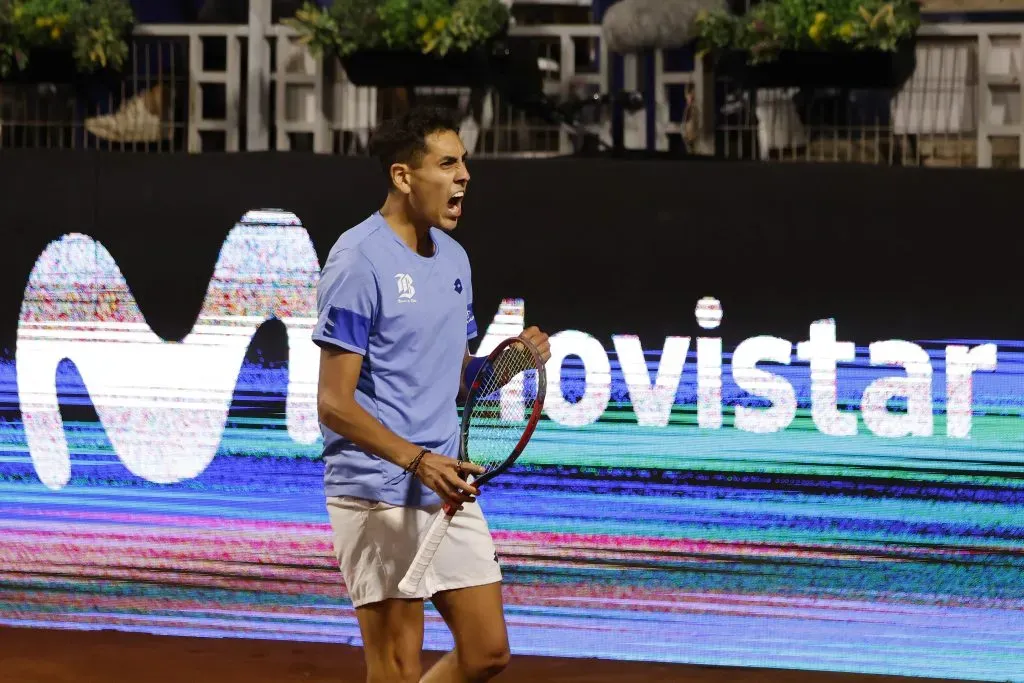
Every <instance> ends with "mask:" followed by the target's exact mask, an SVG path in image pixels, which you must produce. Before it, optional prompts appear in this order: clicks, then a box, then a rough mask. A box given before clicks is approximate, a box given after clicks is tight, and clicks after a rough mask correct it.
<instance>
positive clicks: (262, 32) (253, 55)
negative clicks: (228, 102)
mask: <svg viewBox="0 0 1024 683" xmlns="http://www.w3.org/2000/svg"><path fill="white" fill-rule="evenodd" d="M270 3H271V0H249V50H248V57H249V64H248V69H247V71H246V75H247V79H246V98H245V118H246V121H245V142H246V144H245V148H246V149H247V150H248V151H250V152H262V151H266V150H268V149H270V46H269V45H268V43H267V30H268V29H269V28H270V18H271V13H270Z"/></svg>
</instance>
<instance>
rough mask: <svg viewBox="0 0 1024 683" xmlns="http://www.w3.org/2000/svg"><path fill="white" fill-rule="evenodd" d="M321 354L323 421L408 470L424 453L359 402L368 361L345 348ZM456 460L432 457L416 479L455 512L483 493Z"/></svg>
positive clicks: (427, 457)
mask: <svg viewBox="0 0 1024 683" xmlns="http://www.w3.org/2000/svg"><path fill="white" fill-rule="evenodd" d="M325 346H326V345H323V344H322V345H321V349H320V381H319V386H318V388H317V413H318V414H319V416H320V422H322V423H323V424H324V425H326V426H327V428H328V429H330V430H331V431H332V432H334V433H335V434H338V435H340V436H343V437H344V438H346V439H348V440H349V441H351V442H352V443H354V444H356V445H357V446H359V447H360V448H362V449H363V450H365V451H367V452H369V453H373V454H375V455H378V456H379V457H381V458H384V459H385V460H388V461H389V462H392V463H394V464H395V465H398V466H399V467H401V468H402V469H406V468H408V467H409V465H411V464H412V462H413V460H414V459H415V458H416V456H417V455H419V453H420V451H421V450H423V449H422V448H421V447H419V446H417V445H415V444H412V443H410V442H408V441H406V440H405V439H403V438H402V437H400V436H398V435H397V434H395V433H394V432H392V431H391V430H390V429H388V428H387V427H385V426H384V425H383V424H381V423H380V421H379V420H377V419H376V418H374V417H373V416H372V415H370V414H369V413H368V412H366V410H364V409H363V407H362V406H361V405H359V403H358V402H357V401H356V398H355V392H356V382H357V381H358V380H359V369H360V367H361V366H362V364H363V357H362V356H361V355H360V354H358V353H354V352H352V351H347V350H342V349H331V348H325ZM457 467H458V463H457V461H456V460H455V459H454V458H450V457H448V456H445V455H439V454H437V453H429V452H428V453H426V454H425V455H424V456H423V458H421V459H420V463H419V465H418V466H417V467H416V476H417V477H419V478H420V481H422V482H423V483H424V484H426V485H427V486H428V487H430V488H431V489H433V490H434V491H436V492H437V495H439V496H441V498H443V499H444V500H445V501H446V502H448V503H451V504H452V505H454V506H455V507H459V505H461V504H462V503H467V502H471V501H472V500H473V496H475V495H477V494H478V493H479V491H477V489H476V488H475V487H474V486H472V485H471V484H467V483H466V482H465V481H463V480H462V479H460V478H459V475H458V470H457ZM463 471H465V472H472V473H476V474H479V473H482V472H483V471H484V469H483V468H482V467H479V466H478V465H474V464H472V463H464V464H463Z"/></svg>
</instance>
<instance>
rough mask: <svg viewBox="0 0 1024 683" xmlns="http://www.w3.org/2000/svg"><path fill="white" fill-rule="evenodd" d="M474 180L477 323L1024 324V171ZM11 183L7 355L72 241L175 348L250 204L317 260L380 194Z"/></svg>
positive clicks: (497, 168) (180, 164)
mask: <svg viewBox="0 0 1024 683" xmlns="http://www.w3.org/2000/svg"><path fill="white" fill-rule="evenodd" d="M470 172H471V174H472V179H471V181H470V187H469V193H468V195H469V196H468V199H467V202H466V212H465V217H464V218H463V220H462V221H461V222H460V225H459V228H458V229H457V230H456V231H455V232H454V233H453V235H454V236H455V237H457V238H458V239H459V241H460V242H462V244H463V245H464V246H465V247H466V249H467V251H468V252H469V254H470V257H471V259H472V264H473V268H474V289H475V292H476V303H477V306H478V308H479V310H480V311H481V313H482V312H484V311H492V310H494V309H495V308H496V307H497V303H498V301H499V300H500V299H501V298H502V297H509V296H521V297H524V298H525V299H526V300H527V301H528V302H529V313H528V316H529V318H530V321H531V322H532V323H536V324H539V325H542V326H545V327H547V328H549V329H584V330H587V331H588V332H591V333H592V334H594V335H596V336H599V337H607V336H609V335H610V334H612V333H614V332H620V331H623V330H629V331H632V332H634V333H636V334H639V335H641V336H642V337H648V336H649V337H651V338H658V337H664V336H666V335H670V334H685V333H687V332H688V331H689V330H692V328H693V305H694V302H696V301H697V299H699V298H700V297H702V296H705V295H708V294H711V295H713V296H715V297H717V298H718V299H720V300H721V301H722V304H723V307H724V309H725V315H726V316H727V318H726V319H727V321H728V323H727V324H723V326H722V327H721V329H720V333H721V334H722V336H723V338H724V339H725V340H726V341H727V342H728V341H729V340H730V339H732V340H736V339H739V338H743V337H746V336H749V335H750V334H754V333H767V332H771V333H775V334H779V335H781V336H783V337H788V338H795V337H796V336H799V334H800V333H803V332H806V328H807V325H808V323H809V322H811V321H813V320H816V319H819V318H828V317H835V318H837V319H838V320H840V321H842V324H843V326H844V328H843V329H844V331H845V332H846V333H847V334H848V335H850V336H852V337H856V338H858V339H867V338H868V337H870V338H888V337H899V338H912V337H922V338H923V337H928V336H936V335H947V336H956V335H967V334H970V333H971V332H972V331H976V330H978V329H985V330H986V331H987V332H986V333H987V334H989V335H993V336H1002V337H1005V338H1016V336H1019V334H1020V332H1021V330H1022V329H1024V312H1022V307H1021V306H1020V305H1019V304H1018V300H1019V298H1020V297H1019V293H1020V291H1021V286H1022V283H1021V276H1020V274H1019V264H1020V262H1021V258H1022V255H1024V232H1022V231H1021V230H1018V229H1016V227H1014V226H1015V221H1016V220H1017V216H1018V215H1019V213H1020V210H1019V196H1020V192H1021V187H1022V184H1021V183H1022V180H1021V176H1020V174H1019V173H1016V172H999V171H991V172H983V173H982V172H975V171H960V170H921V169H885V168H881V169H880V168H875V167H866V166H856V165H840V164H837V165H802V164H779V165H774V164H730V163H722V164H716V163H700V164H692V165H690V164H686V163H668V162H605V161H594V160H525V161H520V160H515V161H512V160H509V161H503V160H472V161H471V165H470ZM0 174H2V177H3V187H4V190H3V200H2V205H0V206H2V209H0V210H2V215H3V219H4V231H5V234H6V235H7V240H6V241H5V248H4V250H3V253H2V254H0V277H2V278H3V279H2V280H0V285H2V286H0V321H9V322H7V323H2V330H3V334H4V335H5V337H4V341H8V340H9V339H10V336H9V335H10V333H11V331H12V326H13V323H14V321H15V320H16V319H17V316H18V314H17V310H18V307H19V306H20V303H21V294H22V291H23V288H24V283H25V281H26V278H27V276H28V273H29V271H30V270H31V268H32V265H33V263H34V262H35V259H36V257H37V256H38V255H39V253H40V252H41V251H42V250H43V248H44V247H45V246H46V244H47V243H48V242H49V241H50V240H53V239H55V238H57V237H59V236H60V235H61V234H63V233H65V232H72V231H78V232H83V233H86V234H89V235H91V236H93V237H95V239H97V240H99V241H100V242H102V243H103V244H105V245H107V248H108V249H109V250H110V252H111V254H112V255H113V256H114V259H115V260H116V261H117V263H118V264H119V265H120V266H121V268H122V270H123V272H124V275H125V277H126V278H127V279H128V281H129V282H131V286H132V291H133V292H134V293H135V295H136V297H137V299H138V301H139V305H140V306H141V308H142V309H143V310H144V311H153V312H155V314H153V313H150V314H147V319H148V321H149V322H150V324H151V325H152V326H153V329H154V330H155V331H156V332H157V333H158V334H160V335H161V336H162V337H164V338H168V339H177V338H180V337H181V336H183V335H184V334H185V333H186V332H187V331H188V330H189V329H190V328H191V326H192V322H193V321H194V319H195V314H196V311H198V309H199V306H200V303H201V301H202V298H203V295H204V293H205V288H206V285H207V283H208V281H209V275H210V273H211V272H212V269H213V265H214V263H215V261H216V259H217V253H218V250H219V249H220V246H221V244H222V242H223V240H224V236H225V234H226V233H227V231H228V230H229V229H230V227H231V226H232V225H234V223H235V222H236V221H237V220H238V219H239V217H240V216H241V215H242V214H243V213H245V211H247V210H249V209H252V208H268V207H275V208H282V209H286V210H288V211H292V212H294V213H295V214H297V215H298V216H299V218H300V219H301V220H302V222H303V225H304V226H305V228H306V230H307V231H308V232H309V234H310V236H311V237H312V240H313V244H314V245H315V248H316V251H317V255H318V256H319V258H320V260H321V262H322V261H323V259H324V258H325V257H326V255H327V252H328V251H329V250H330V247H331V245H332V244H333V242H334V240H335V239H336V238H337V236H338V235H339V234H340V233H341V232H342V231H343V230H345V229H346V228H348V227H351V226H352V225H355V224H356V223H358V222H359V221H361V220H362V219H363V218H365V217H366V216H367V215H368V214H369V213H371V212H373V211H375V210H376V209H377V208H379V206H380V204H381V203H382V202H383V197H384V189H383V187H384V185H383V182H384V181H383V180H382V179H381V174H380V172H379V171H378V170H377V166H376V165H375V163H374V162H373V161H372V160H369V159H362V158H338V157H314V156H302V155H288V156H284V155H278V154H267V155H202V156H198V157H187V156H172V157H166V156H165V157H156V156H144V155H116V154H109V155H92V154H86V153H77V154H39V155H27V154H19V153H14V152H7V153H5V154H4V156H3V157H2V158H0ZM172 282H173V283H174V285H173V286H169V283H172ZM157 312H158V313H157Z"/></svg>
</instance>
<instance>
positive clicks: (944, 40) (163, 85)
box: [0, 0, 1024, 167]
mask: <svg viewBox="0 0 1024 683" xmlns="http://www.w3.org/2000/svg"><path fill="white" fill-rule="evenodd" d="M254 1H256V0H254ZM299 4H301V3H299V2H276V3H275V7H273V8H272V9H271V11H270V12H269V13H264V15H263V16H254V15H257V14H259V12H255V13H250V12H249V9H248V8H247V7H246V2H245V0H234V1H231V0H214V1H211V2H207V3H203V2H201V1H200V0H182V1H181V2H178V1H175V2H159V0H136V2H135V5H136V12H137V14H138V17H139V19H140V25H139V26H138V27H137V30H136V34H135V36H134V38H133V40H132V44H131V60H130V61H131V63H130V65H129V66H130V68H129V69H128V70H127V72H126V73H125V74H124V75H123V76H121V77H117V78H114V77H100V78H96V79H89V80H84V81H81V82H75V83H3V84H0V147H2V148H12V147H34V148H74V149H97V148H98V149H107V150H112V151H146V152H180V151H187V152H191V153H199V152H202V151H219V150H226V151H239V150H265V149H270V150H279V151H282V152H284V151H289V150H303V151H313V152H318V153H325V154H362V153H364V152H365V146H366V141H367V137H368V133H369V131H370V129H371V128H372V127H373V126H374V125H376V123H377V122H378V121H379V120H381V118H382V117H386V116H388V115H389V114H390V113H391V112H392V111H394V110H396V108H399V107H402V106H405V105H406V104H407V103H408V101H409V100H410V98H411V97H414V98H415V99H416V100H417V101H421V100H433V101H437V102H440V103H446V104H449V105H451V106H454V107H457V108H458V109H459V110H460V112H461V113H462V116H463V135H464V137H465V138H466V142H467V147H469V148H470V149H471V151H472V152H473V153H474V154H476V155H478V156H481V155H483V156H547V155H559V154H568V153H571V152H572V151H573V149H574V142H576V141H578V136H577V132H574V131H569V130H567V129H565V128H563V127H559V126H557V125H552V124H550V123H548V122H546V121H542V120H539V119H537V118H535V117H531V116H528V115H526V114H525V113H524V112H522V111H519V110H517V109H516V108H515V107H512V106H510V105H509V104H508V103H507V102H505V101H504V100H503V98H502V96H501V93H498V92H495V91H493V90H482V91H470V90H468V89H461V88H450V89H431V88H417V89H415V91H413V92H408V91H405V90H402V89H375V88H362V87H356V86H354V85H352V84H351V83H349V82H348V81H347V80H346V78H345V74H344V71H343V69H342V68H341V65H340V64H339V63H337V62H336V61H335V60H333V59H327V60H322V59H315V58H313V57H312V56H311V55H309V54H308V53H307V52H306V51H305V49H304V48H302V47H301V46H300V45H298V44H297V43H296V41H295V40H294V36H293V34H292V32H291V30H290V29H288V28H287V27H285V26H283V25H281V24H280V23H278V22H279V19H280V18H281V17H282V16H288V15H290V14H291V13H292V12H294V8H295V7H297V6H298V5H299ZM923 7H924V9H925V11H926V12H927V14H926V17H927V19H928V23H926V25H925V26H924V27H923V28H922V31H921V33H920V35H919V39H918V44H917V48H916V50H917V66H916V71H915V73H914V75H913V76H912V78H911V79H910V80H909V81H908V82H907V83H906V84H905V85H904V87H903V88H902V89H901V90H900V91H899V92H897V93H891V92H872V91H837V90H829V89H819V90H814V91H801V90H796V89H785V90H782V89H775V90H771V89H766V90H758V91H757V92H756V93H750V92H746V91H744V90H742V89H739V88H737V87H736V86H735V85H734V84H732V83H730V82H728V81H727V80H725V79H723V78H716V76H715V74H713V73H711V71H710V70H709V69H708V67H707V65H705V64H704V63H702V62H701V61H700V60H697V59H695V58H694V55H693V52H692V50H688V49H683V50H675V51H666V52H661V51H658V52H656V53H654V54H653V55H626V56H622V57H619V58H618V59H619V65H620V66H621V68H622V69H623V73H624V78H623V86H624V87H626V88H636V89H640V90H645V91H648V92H646V94H647V96H648V97H647V106H648V107H653V109H654V112H653V116H652V117H651V116H648V113H647V111H640V112H636V113H629V114H626V115H625V124H624V129H625V130H624V133H625V135H624V138H625V144H626V146H627V147H629V148H634V149H641V148H644V147H645V146H646V145H647V144H648V135H647V122H648V121H649V120H651V119H653V120H654V122H655V127H654V135H653V139H654V144H655V146H656V147H657V148H658V149H660V150H669V149H676V150H688V151H690V152H693V153H702V154H715V155H718V156H721V157H725V158H740V159H759V160H765V161H775V162H783V161H789V160H799V161H823V162H857V163H874V164H904V165H928V166H962V167H991V166H1010V167H1021V166H1022V165H1024V155H1022V152H1024V146H1022V140H1024V120H1022V103H1024V88H1022V81H1021V67H1022V65H1024V0H983V1H980V0H924V2H923ZM513 13H514V15H515V17H516V25H515V26H514V28H513V34H514V35H516V36H520V37H524V38H528V39H529V40H531V41H533V42H534V44H535V45H536V46H537V48H538V50H539V54H540V61H539V65H540V68H541V70H542V72H543V74H544V88H545V91H546V93H547V94H548V95H549V96H551V97H553V98H555V99H557V100H560V101H565V100H569V99H572V98H583V97H588V96H590V95H593V94H596V93H605V92H608V91H609V87H610V83H611V81H610V73H611V69H612V68H614V67H615V66H616V59H615V57H616V56H614V55H608V54H607V51H606V50H604V49H603V46H602V41H601V39H600V37H601V27H600V25H599V24H598V23H597V21H596V20H595V17H594V11H593V8H592V7H591V6H590V3H589V2H586V1H583V0H563V2H536V1H530V0H516V1H515V3H514V4H513ZM251 36H255V38H251ZM650 90H653V92H650ZM583 124H584V130H585V131H586V132H587V133H588V134H589V135H590V136H593V137H595V138H597V139H600V140H603V141H604V142H605V143H606V144H610V143H611V139H612V136H611V124H610V116H609V112H608V111H607V110H604V109H602V110H594V111H591V112H589V113H588V114H587V116H586V117H584V119H583Z"/></svg>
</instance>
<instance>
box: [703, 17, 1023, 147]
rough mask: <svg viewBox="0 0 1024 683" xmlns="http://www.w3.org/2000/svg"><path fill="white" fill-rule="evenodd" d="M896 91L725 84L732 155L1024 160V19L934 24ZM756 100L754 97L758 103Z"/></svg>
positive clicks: (724, 115)
mask: <svg viewBox="0 0 1024 683" xmlns="http://www.w3.org/2000/svg"><path fill="white" fill-rule="evenodd" d="M916 51H917V55H916V57H917V66H916V69H915V72H914V74H913V76H912V77H911V79H910V80H909V81H908V82H907V83H906V84H905V85H904V86H903V88H902V89H901V90H900V91H899V92H898V93H896V94H895V96H894V95H893V94H892V93H890V92H873V91H854V92H840V91H815V92H806V91H801V90H798V89H789V90H779V89H774V90H760V91H758V92H757V94H756V96H754V97H751V94H750V93H747V92H743V91H740V90H738V89H735V88H733V87H731V86H730V84H729V83H727V82H719V83H718V84H717V92H716V101H717V102H718V103H719V110H718V125H717V128H716V147H717V149H718V152H719V153H720V154H722V155H723V156H726V157H731V158H745V159H773V160H800V161H850V162H860V163H883V164H902V165H927V166H958V167H992V166H996V167H1024V146H1022V141H1024V120H1022V117H1021V114H1022V103H1024V89H1022V88H1024V85H1022V79H1021V76H1022V71H1021V69H1022V67H1024V25H1022V24H928V25H925V26H923V27H922V30H921V31H920V34H919V37H918V44H917V48H916ZM752 100H753V102H752Z"/></svg>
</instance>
